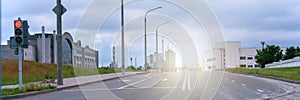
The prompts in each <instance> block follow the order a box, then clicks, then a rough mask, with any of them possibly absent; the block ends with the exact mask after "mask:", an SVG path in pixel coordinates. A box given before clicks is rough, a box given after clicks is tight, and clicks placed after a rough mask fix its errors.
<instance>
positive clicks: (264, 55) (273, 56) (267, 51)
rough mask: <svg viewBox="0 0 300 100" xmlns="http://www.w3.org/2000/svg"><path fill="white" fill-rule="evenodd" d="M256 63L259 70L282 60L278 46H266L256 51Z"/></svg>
mask: <svg viewBox="0 0 300 100" xmlns="http://www.w3.org/2000/svg"><path fill="white" fill-rule="evenodd" d="M256 52H257V55H256V56H255V59H256V63H259V64H260V66H261V68H265V65H266V64H269V63H273V62H278V61H279V60H280V59H281V58H282V50H281V49H280V47H279V46H275V45H267V47H266V48H263V49H262V50H256Z"/></svg>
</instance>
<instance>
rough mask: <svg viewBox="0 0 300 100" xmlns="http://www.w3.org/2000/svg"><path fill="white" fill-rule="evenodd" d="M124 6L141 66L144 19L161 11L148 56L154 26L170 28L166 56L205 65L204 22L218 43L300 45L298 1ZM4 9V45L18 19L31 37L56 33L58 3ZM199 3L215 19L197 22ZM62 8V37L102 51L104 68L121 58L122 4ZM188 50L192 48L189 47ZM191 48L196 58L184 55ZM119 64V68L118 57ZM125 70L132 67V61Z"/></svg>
mask: <svg viewBox="0 0 300 100" xmlns="http://www.w3.org/2000/svg"><path fill="white" fill-rule="evenodd" d="M124 1H125V6H124V7H125V33H126V36H125V42H126V58H131V57H132V58H137V59H138V65H143V61H144V60H143V59H144V58H143V57H144V54H143V53H144V51H143V50H144V49H143V47H144V44H143V41H144V40H143V33H144V26H143V21H144V14H145V12H146V11H147V10H149V9H152V8H155V7H158V6H161V7H162V9H159V10H155V11H153V12H151V13H150V14H149V15H148V16H147V18H148V20H147V21H148V24H147V25H148V26H147V32H148V34H149V36H148V41H151V42H148V43H147V44H148V46H149V49H148V50H147V53H148V54H151V53H153V52H154V51H155V37H154V36H155V35H154V33H155V31H156V30H155V29H156V26H157V25H158V24H160V23H163V22H169V23H168V24H166V25H162V26H161V27H159V33H160V34H161V35H160V40H159V44H161V39H162V37H164V38H165V50H166V49H167V48H168V47H169V48H170V49H173V50H175V51H177V52H178V55H177V56H178V57H177V58H183V59H184V57H190V56H185V55H193V54H196V55H198V56H197V57H196V58H197V59H198V60H199V59H201V54H202V52H203V51H205V50H207V49H209V48H211V47H212V45H211V43H210V42H211V40H210V38H209V36H207V34H209V33H208V31H207V30H206V26H205V21H206V20H211V19H214V18H216V20H217V22H218V23H219V26H220V27H221V29H222V32H223V33H222V34H220V37H223V38H224V40H225V41H241V43H242V47H260V41H265V42H266V43H267V44H276V45H279V46H281V47H289V46H298V45H299V43H300V39H298V38H299V37H300V28H299V26H300V1H298V0H263V1H262V0H191V1H190V3H188V4H190V5H188V6H186V5H183V3H185V2H184V1H182V2H180V1H179V0H124ZM172 1H178V2H177V3H174V2H172ZM1 3H2V5H1V14H2V16H1V24H2V27H1V35H2V38H1V44H6V41H7V40H8V39H9V37H10V36H13V20H16V19H17V18H18V17H21V18H22V19H25V20H28V21H29V25H30V29H29V31H30V33H31V34H33V33H37V32H41V26H45V27H46V31H47V32H50V33H51V32H52V31H53V30H55V29H56V15H55V14H54V13H53V12H52V8H54V7H55V5H56V0H2V1H1ZM198 3H205V4H206V5H208V7H210V10H211V12H212V13H213V14H214V15H215V16H213V17H208V18H206V19H204V20H199V19H197V14H195V11H197V9H199V10H200V9H201V11H202V10H203V9H204V8H203V7H202V6H201V4H198ZM62 4H63V5H64V7H65V8H67V12H66V13H65V14H64V15H63V32H69V33H71V34H72V35H73V37H74V40H75V41H77V40H81V41H82V44H84V45H89V47H92V48H94V49H96V50H98V51H99V53H100V58H99V60H100V61H99V62H100V64H102V63H103V64H104V65H108V64H109V63H110V62H111V48H112V46H116V48H117V55H120V30H121V27H120V24H121V23H120V0H76V1H75V0H72V1H71V0H62ZM195 9H196V10H195ZM208 12H209V11H208ZM203 13H205V12H203ZM200 19H201V18H200ZM216 37H218V36H216ZM189 40H190V41H189ZM152 41H153V42H152ZM186 44H188V45H192V46H191V47H186V46H187V45H186ZM159 46H160V47H159V51H161V49H162V48H161V45H159ZM183 48H185V49H183ZM187 48H188V50H190V51H191V52H192V51H193V50H194V51H195V52H192V53H191V52H190V53H191V54H186V53H185V50H187ZM179 60H182V59H177V61H179ZM117 61H118V62H120V57H119V56H118V57H117ZM178 63H185V62H184V61H183V62H178ZM186 63H188V62H186ZM126 64H127V65H128V64H129V60H128V59H127V60H126Z"/></svg>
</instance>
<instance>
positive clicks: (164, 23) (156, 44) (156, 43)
mask: <svg viewBox="0 0 300 100" xmlns="http://www.w3.org/2000/svg"><path fill="white" fill-rule="evenodd" d="M168 23H170V22H169V21H168V22H164V23H161V24H158V25H157V26H156V53H158V28H159V27H160V26H162V25H165V24H168Z"/></svg>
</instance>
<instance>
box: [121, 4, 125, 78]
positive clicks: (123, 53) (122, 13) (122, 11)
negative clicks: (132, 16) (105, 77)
mask: <svg viewBox="0 0 300 100" xmlns="http://www.w3.org/2000/svg"><path fill="white" fill-rule="evenodd" d="M121 26H122V39H121V40H122V75H125V46H124V45H125V43H124V5H123V0H121Z"/></svg>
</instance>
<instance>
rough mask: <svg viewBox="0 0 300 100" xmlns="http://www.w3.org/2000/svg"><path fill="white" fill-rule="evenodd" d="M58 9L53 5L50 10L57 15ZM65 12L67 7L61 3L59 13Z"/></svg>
mask: <svg viewBox="0 0 300 100" xmlns="http://www.w3.org/2000/svg"><path fill="white" fill-rule="evenodd" d="M57 10H58V9H57V6H55V7H54V8H53V9H52V11H53V12H54V13H55V14H56V15H57V12H58V11H57ZM65 12H67V9H66V8H65V7H64V6H63V5H61V15H63V14H64V13H65Z"/></svg>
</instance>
